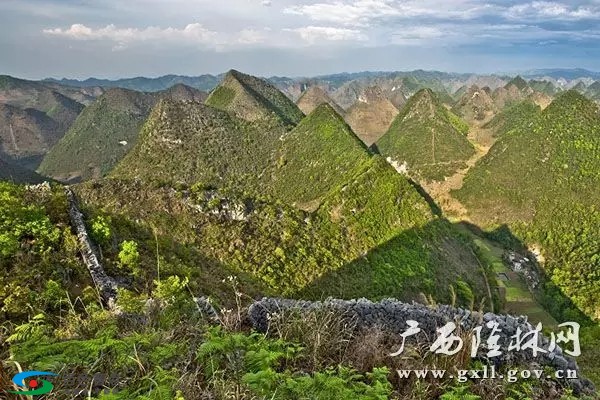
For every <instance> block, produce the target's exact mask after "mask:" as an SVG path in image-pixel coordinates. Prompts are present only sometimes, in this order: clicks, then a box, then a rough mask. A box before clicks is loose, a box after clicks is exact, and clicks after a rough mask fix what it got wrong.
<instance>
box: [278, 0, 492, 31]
mask: <svg viewBox="0 0 600 400" xmlns="http://www.w3.org/2000/svg"><path fill="white" fill-rule="evenodd" d="M498 10H499V7H498V6H493V5H490V4H485V3H484V4H478V3H476V2H474V1H472V0H456V1H452V2H449V1H441V0H403V1H400V0H351V1H348V0H334V1H327V2H323V1H321V2H317V3H312V4H306V5H299V6H291V7H288V8H286V9H284V13H287V14H293V15H301V16H305V17H308V18H310V19H311V20H313V21H318V22H328V23H335V24H343V25H356V26H366V25H369V24H370V23H371V22H373V21H375V20H381V19H400V18H402V19H409V18H438V19H449V18H451V19H463V20H464V19H471V18H475V17H478V16H481V15H484V14H488V13H493V12H495V11H498Z"/></svg>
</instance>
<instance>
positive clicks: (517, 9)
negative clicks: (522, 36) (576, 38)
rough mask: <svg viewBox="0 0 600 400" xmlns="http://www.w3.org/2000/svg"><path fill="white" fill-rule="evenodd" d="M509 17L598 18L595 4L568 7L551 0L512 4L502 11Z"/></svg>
mask: <svg viewBox="0 0 600 400" xmlns="http://www.w3.org/2000/svg"><path fill="white" fill-rule="evenodd" d="M504 14H505V16H506V17H507V18H510V19H542V20H580V19H590V18H600V9H599V7H597V6H585V7H584V6H579V7H570V6H567V5H565V4H562V3H557V2H553V1H533V2H531V3H527V4H518V5H514V6H512V7H510V8H508V9H507V10H506V12H505V13H504Z"/></svg>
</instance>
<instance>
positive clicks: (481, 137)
mask: <svg viewBox="0 0 600 400" xmlns="http://www.w3.org/2000/svg"><path fill="white" fill-rule="evenodd" d="M481 125H483V124H481ZM481 125H477V126H473V127H471V130H470V131H469V135H468V136H467V137H468V139H469V141H470V142H471V144H473V146H474V147H475V154H474V155H473V156H472V157H471V158H470V159H469V160H467V162H466V164H467V167H466V168H464V169H461V170H459V171H457V172H456V173H455V174H454V175H452V176H450V177H448V178H446V180H444V181H442V182H429V183H422V186H423V188H424V189H425V191H427V193H429V195H430V196H431V197H432V198H433V199H434V200H435V201H436V203H437V204H438V205H439V206H440V207H441V208H442V210H443V211H444V214H446V216H447V217H448V218H450V219H456V220H461V221H468V220H469V218H468V216H467V209H466V208H465V207H464V206H463V205H462V204H461V203H460V202H459V201H458V200H457V199H455V198H454V197H452V195H451V194H450V192H451V191H452V190H457V189H460V188H461V187H462V185H463V181H464V178H465V176H466V175H467V172H469V170H470V169H471V168H473V166H474V165H475V164H476V163H477V161H479V160H480V159H481V158H482V157H483V156H485V155H486V154H487V152H488V151H489V150H490V148H491V147H492V145H493V144H494V142H495V141H496V139H495V138H494V137H493V136H492V132H491V130H489V129H484V128H482V127H481Z"/></svg>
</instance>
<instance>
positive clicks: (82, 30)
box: [43, 23, 217, 47]
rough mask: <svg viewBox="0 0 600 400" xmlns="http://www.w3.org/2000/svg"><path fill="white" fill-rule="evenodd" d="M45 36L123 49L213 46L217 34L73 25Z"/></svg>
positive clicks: (198, 28) (198, 29)
mask: <svg viewBox="0 0 600 400" xmlns="http://www.w3.org/2000/svg"><path fill="white" fill-rule="evenodd" d="M43 32H44V33H45V34H47V35H51V36H60V37H66V38H70V39H75V40H110V41H114V42H117V43H119V46H120V47H124V46H125V45H126V44H128V43H133V42H139V41H149V40H171V41H172V40H185V41H186V42H190V43H199V44H214V43H215V41H216V40H217V33H216V32H213V31H210V30H208V29H206V28H204V27H203V26H202V25H201V24H198V23H193V24H188V25H186V26H185V28H183V29H176V28H171V27H169V28H158V27H154V26H151V27H147V28H144V29H139V28H117V27H116V26H115V25H112V24H111V25H107V26H105V27H104V28H98V29H94V28H90V27H88V26H86V25H83V24H73V25H71V27H70V28H69V29H62V28H54V29H44V31H43Z"/></svg>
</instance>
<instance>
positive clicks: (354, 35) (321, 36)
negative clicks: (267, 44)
mask: <svg viewBox="0 0 600 400" xmlns="http://www.w3.org/2000/svg"><path fill="white" fill-rule="evenodd" d="M285 31H288V32H295V33H297V34H298V35H300V37H301V38H302V39H303V40H304V41H306V42H308V43H310V44H315V43H317V42H320V41H336V42H337V41H359V42H362V41H366V40H367V39H368V38H367V35H365V34H364V33H362V32H361V31H359V30H357V29H346V28H336V27H332V26H304V27H302V28H295V29H285Z"/></svg>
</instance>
